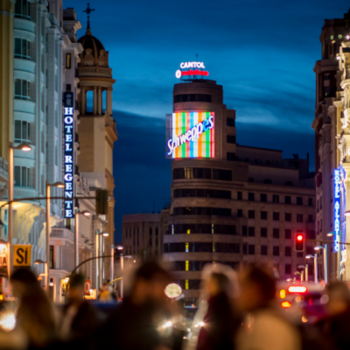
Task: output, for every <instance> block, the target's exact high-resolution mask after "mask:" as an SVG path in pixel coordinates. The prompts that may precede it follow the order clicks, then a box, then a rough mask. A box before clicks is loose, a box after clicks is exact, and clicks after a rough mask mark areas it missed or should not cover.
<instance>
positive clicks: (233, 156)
mask: <svg viewBox="0 0 350 350" xmlns="http://www.w3.org/2000/svg"><path fill="white" fill-rule="evenodd" d="M235 159H236V153H233V152H227V160H235Z"/></svg>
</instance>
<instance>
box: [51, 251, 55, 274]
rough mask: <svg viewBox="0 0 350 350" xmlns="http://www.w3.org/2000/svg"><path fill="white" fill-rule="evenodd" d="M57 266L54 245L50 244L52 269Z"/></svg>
mask: <svg viewBox="0 0 350 350" xmlns="http://www.w3.org/2000/svg"><path fill="white" fill-rule="evenodd" d="M54 268H55V263H54V246H53V245H50V269H54Z"/></svg>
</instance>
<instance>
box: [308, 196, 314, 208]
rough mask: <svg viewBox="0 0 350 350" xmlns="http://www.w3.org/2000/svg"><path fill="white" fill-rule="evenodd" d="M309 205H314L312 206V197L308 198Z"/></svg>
mask: <svg viewBox="0 0 350 350" xmlns="http://www.w3.org/2000/svg"><path fill="white" fill-rule="evenodd" d="M307 205H308V206H309V207H312V206H313V201H312V198H308V199H307Z"/></svg>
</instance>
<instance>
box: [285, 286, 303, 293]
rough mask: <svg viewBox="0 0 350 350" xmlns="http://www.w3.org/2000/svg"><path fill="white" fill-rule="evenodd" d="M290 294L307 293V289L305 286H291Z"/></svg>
mask: <svg viewBox="0 0 350 350" xmlns="http://www.w3.org/2000/svg"><path fill="white" fill-rule="evenodd" d="M288 292H289V293H305V292H306V287H304V286H290V287H289V288H288Z"/></svg>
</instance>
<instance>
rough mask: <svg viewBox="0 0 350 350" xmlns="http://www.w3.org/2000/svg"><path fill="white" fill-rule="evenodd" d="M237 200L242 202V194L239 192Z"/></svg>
mask: <svg viewBox="0 0 350 350" xmlns="http://www.w3.org/2000/svg"><path fill="white" fill-rule="evenodd" d="M237 199H238V200H239V201H241V200H242V192H237Z"/></svg>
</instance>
